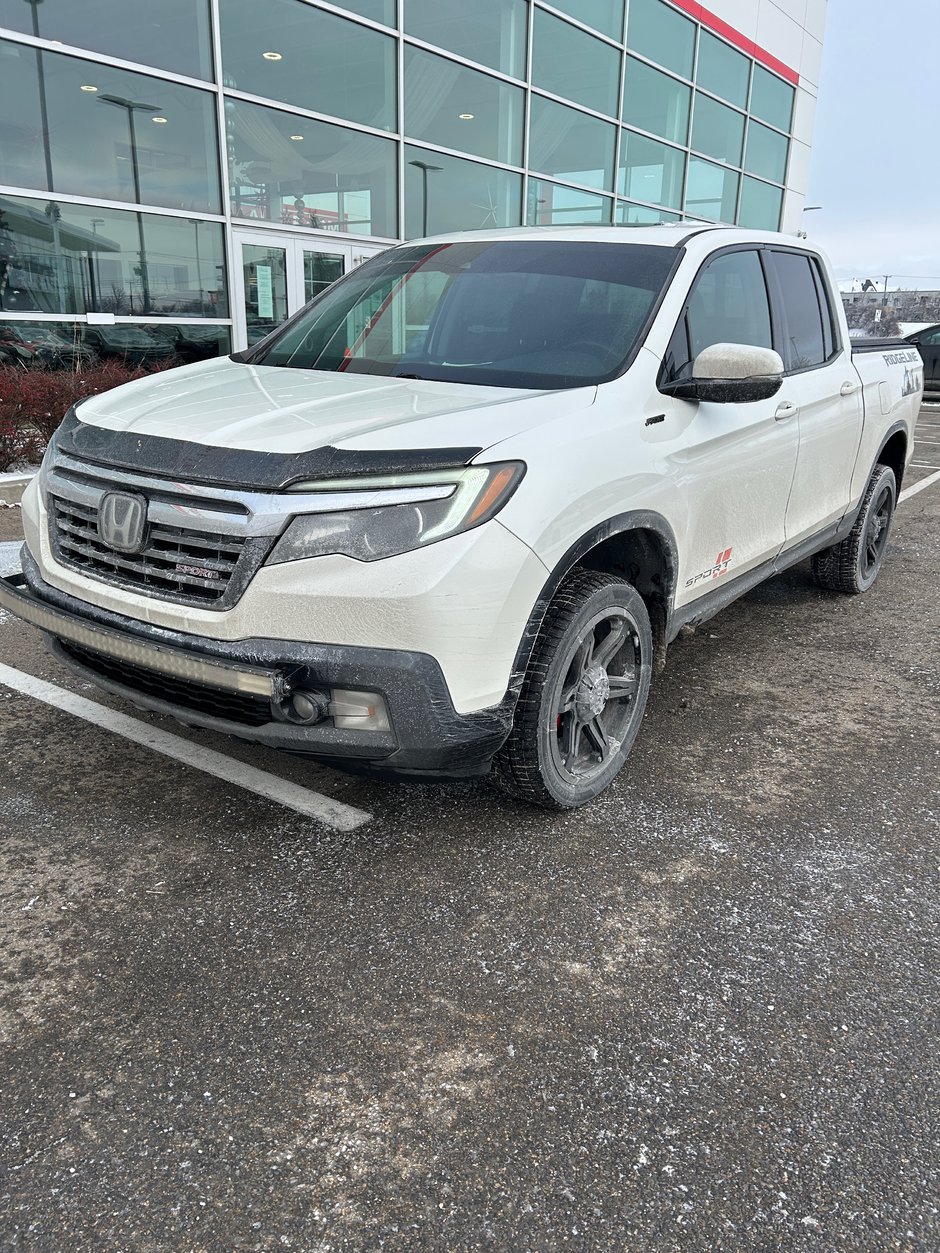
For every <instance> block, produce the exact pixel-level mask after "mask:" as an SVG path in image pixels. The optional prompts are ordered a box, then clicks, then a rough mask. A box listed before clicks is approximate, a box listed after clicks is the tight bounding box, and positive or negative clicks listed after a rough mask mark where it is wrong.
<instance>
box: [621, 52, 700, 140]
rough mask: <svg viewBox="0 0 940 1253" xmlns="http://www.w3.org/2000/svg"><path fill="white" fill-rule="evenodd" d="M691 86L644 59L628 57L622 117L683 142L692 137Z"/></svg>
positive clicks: (637, 125) (643, 127)
mask: <svg viewBox="0 0 940 1253" xmlns="http://www.w3.org/2000/svg"><path fill="white" fill-rule="evenodd" d="M691 99H692V92H691V89H690V88H688V87H687V86H686V85H685V83H680V82H679V81H678V80H677V79H675V78H670V77H669V76H668V74H661V73H660V72H659V70H654V69H653V68H652V66H649V65H647V64H646V63H645V62H643V61H636V60H634V58H633V57H627V76H626V82H625V83H624V89H623V120H624V121H625V122H628V123H629V124H630V125H631V126H636V127H638V128H639V129H640V130H642V131H652V133H653V134H654V135H660V136H662V138H663V139H671V140H672V142H673V143H676V144H684V143H686V142H687V141H688V138H689V105H690V102H691Z"/></svg>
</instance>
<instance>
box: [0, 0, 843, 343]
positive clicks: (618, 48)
mask: <svg viewBox="0 0 940 1253" xmlns="http://www.w3.org/2000/svg"><path fill="white" fill-rule="evenodd" d="M825 18H826V0H710V2H709V4H708V5H707V6H706V5H704V4H699V3H697V0H557V2H556V3H554V4H551V5H550V4H547V3H542V2H541V0H469V2H468V0H348V2H347V3H345V4H328V3H316V2H313V0H159V3H154V0H81V3H78V2H77V0H0V362H17V361H19V362H23V363H25V364H28V363H30V362H32V363H34V364H43V363H45V364H53V363H56V362H58V363H69V362H71V364H73V365H74V364H82V363H84V362H85V361H91V360H93V359H95V357H99V358H100V357H122V358H123V359H125V360H127V361H134V362H138V361H139V362H145V361H148V360H154V359H159V358H165V357H166V356H167V354H168V353H173V354H175V355H177V356H179V357H182V359H184V360H193V359H198V358H199V357H203V356H209V355H215V354H216V353H218V352H220V351H229V350H230V349H231V348H241V347H244V346H245V345H246V344H248V343H251V342H254V341H255V340H256V339H258V338H259V337H260V336H261V335H262V334H264V333H266V331H267V330H269V329H270V328H271V327H272V326H273V325H275V324H276V323H277V322H279V321H281V320H282V319H283V318H284V317H286V316H287V315H288V314H290V313H292V312H293V311H294V310H295V309H297V308H299V307H300V306H301V305H302V304H303V303H304V302H305V301H306V300H308V299H310V297H311V296H313V295H314V294H315V293H316V292H317V291H319V290H321V289H322V288H323V287H324V286H325V285H326V284H328V283H330V282H332V281H333V280H334V279H335V278H337V277H338V276H339V275H340V274H342V273H344V272H345V271H347V270H349V269H351V268H352V267H354V266H356V265H357V264H359V263H360V262H361V261H362V260H364V259H365V258H367V257H369V256H370V255H372V254H374V253H375V252H378V251H380V250H381V249H383V248H386V247H388V246H389V244H391V243H395V242H397V241H399V240H402V239H412V238H416V237H419V236H422V235H425V234H434V233H438V232H441V231H451V230H458V229H469V230H472V229H480V228H486V227H501V226H518V225H520V224H529V225H533V226H538V225H548V224H556V225H557V224H580V223H589V224H595V225H601V224H626V225H631V224H645V223H655V222H675V221H678V220H691V221H708V222H729V223H730V222H737V223H740V224H741V225H744V226H748V227H759V228H770V229H776V228H778V227H779V228H781V229H783V230H785V231H792V232H795V231H797V230H798V229H799V227H800V225H801V216H802V210H803V205H804V193H805V189H806V182H807V177H808V170H809V154H810V142H811V138H812V130H813V119H814V112H815V105H816V93H817V84H818V81H819V68H820V61H821V54H822V39H823V29H824V25H825ZM57 345H59V347H57ZM62 345H66V346H68V345H70V346H71V356H70V355H69V351H68V350H67V347H63V346H62Z"/></svg>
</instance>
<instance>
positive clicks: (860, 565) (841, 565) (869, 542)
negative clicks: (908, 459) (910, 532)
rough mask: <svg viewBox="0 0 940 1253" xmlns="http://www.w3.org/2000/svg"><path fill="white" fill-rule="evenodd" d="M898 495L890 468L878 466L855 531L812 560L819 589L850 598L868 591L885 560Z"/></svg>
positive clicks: (872, 477) (814, 576)
mask: <svg viewBox="0 0 940 1253" xmlns="http://www.w3.org/2000/svg"><path fill="white" fill-rule="evenodd" d="M897 495H898V485H897V480H896V479H895V477H894V471H893V470H892V469H891V467H890V466H883V465H877V466H875V469H874V471H873V473H872V476H871V478H870V479H869V482H868V488H867V490H866V492H865V498H864V500H863V501H862V507H861V509H860V510H859V513H858V517H857V518H856V520H855V525H854V526H853V527H852V530H851V531H850V532H849V534H848V535H847V536H846V538H845V539H844V540H843V541H842V542H841V543H840V544H833V546H832V547H831V548H825V549H823V551H822V552H821V553H817V554H816V555H815V557H814V558H813V578H814V579H815V580H816V582H817V583H818V584H819V586H820V587H825V588H828V589H829V591H831V592H846V593H848V594H849V595H858V594H860V593H861V592H867V591H868V589H869V588H870V587H871V586H872V584H873V583H874V581H875V579H877V577H878V572H879V571H880V569H881V566H882V563H883V561H884V555H885V549H886V548H887V545H888V532H889V531H890V529H891V522H892V519H893V518H894V509H895V505H896V503H897Z"/></svg>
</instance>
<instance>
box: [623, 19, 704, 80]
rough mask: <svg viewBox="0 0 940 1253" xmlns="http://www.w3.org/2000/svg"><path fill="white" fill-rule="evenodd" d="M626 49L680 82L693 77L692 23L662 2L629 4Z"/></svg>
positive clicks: (693, 28) (693, 43) (693, 41)
mask: <svg viewBox="0 0 940 1253" xmlns="http://www.w3.org/2000/svg"><path fill="white" fill-rule="evenodd" d="M627 45H628V47H629V48H630V49H631V50H632V51H633V52H638V53H639V54H640V56H643V57H649V59H650V60H651V61H655V62H656V63H657V65H664V66H665V67H666V69H667V70H674V71H675V73H676V74H681V75H682V77H683V78H691V77H692V64H693V61H694V59H695V23H694V22H690V21H689V19H688V18H686V17H683V16H682V14H681V13H677V12H676V11H675V9H671V8H669V6H668V5H666V4H663V3H662V0H630V16H629V21H628V23H627Z"/></svg>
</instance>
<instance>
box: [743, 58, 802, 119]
mask: <svg viewBox="0 0 940 1253" xmlns="http://www.w3.org/2000/svg"><path fill="white" fill-rule="evenodd" d="M794 94H795V93H794V91H793V88H792V87H791V86H790V84H789V83H785V82H784V81H783V79H782V78H778V77H777V75H776V74H771V73H770V71H769V70H765V69H764V67H763V66H762V65H755V66H754V81H753V83H752V84H751V112H752V113H753V114H754V115H755V117H759V118H760V120H761V121H762V122H769V123H770V125H771V126H776V127H777V129H778V130H781V131H788V130H789V129H790V122H791V121H792V118H793V97H794Z"/></svg>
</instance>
